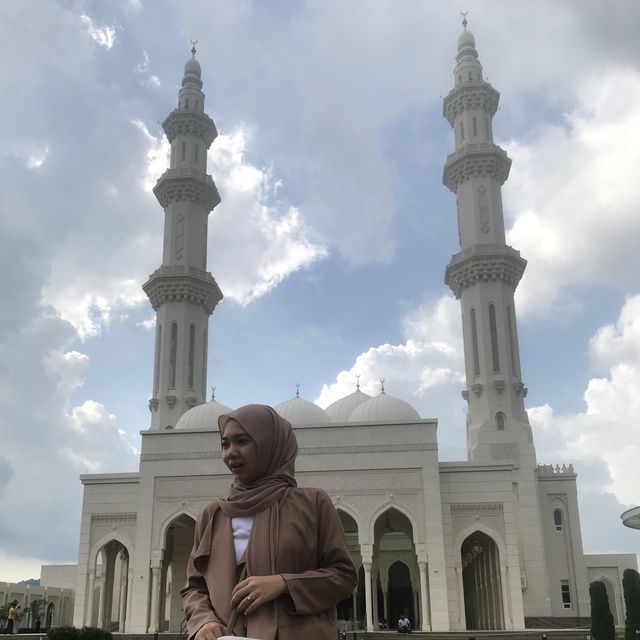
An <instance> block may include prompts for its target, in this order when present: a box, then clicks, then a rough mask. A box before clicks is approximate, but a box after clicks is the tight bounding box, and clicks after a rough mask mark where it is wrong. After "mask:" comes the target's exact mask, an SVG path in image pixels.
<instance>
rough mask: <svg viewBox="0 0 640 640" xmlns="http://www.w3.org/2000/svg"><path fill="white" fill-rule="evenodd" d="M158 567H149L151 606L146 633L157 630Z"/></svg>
mask: <svg viewBox="0 0 640 640" xmlns="http://www.w3.org/2000/svg"><path fill="white" fill-rule="evenodd" d="M159 590H160V567H151V606H150V611H149V628H148V629H147V633H155V631H156V630H157V629H158V599H159V598H160V593H159Z"/></svg>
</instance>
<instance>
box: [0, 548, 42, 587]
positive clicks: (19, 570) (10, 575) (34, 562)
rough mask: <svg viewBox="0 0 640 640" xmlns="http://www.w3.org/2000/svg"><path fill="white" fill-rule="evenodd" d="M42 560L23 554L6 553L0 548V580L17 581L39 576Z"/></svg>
mask: <svg viewBox="0 0 640 640" xmlns="http://www.w3.org/2000/svg"><path fill="white" fill-rule="evenodd" d="M43 564H45V562H44V560H40V559H38V558H31V557H29V556H23V555H20V554H19V553H7V552H6V551H4V550H2V549H0V567H2V569H0V571H1V573H0V581H2V582H19V581H20V580H29V579H31V578H39V577H40V567H41V566H42V565H43Z"/></svg>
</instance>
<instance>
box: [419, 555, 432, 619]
mask: <svg viewBox="0 0 640 640" xmlns="http://www.w3.org/2000/svg"><path fill="white" fill-rule="evenodd" d="M418 569H419V570H420V593H421V594H422V597H421V598H420V622H421V623H422V627H421V628H422V630H423V631H429V629H430V628H431V620H429V602H428V601H429V589H428V587H427V563H426V562H418Z"/></svg>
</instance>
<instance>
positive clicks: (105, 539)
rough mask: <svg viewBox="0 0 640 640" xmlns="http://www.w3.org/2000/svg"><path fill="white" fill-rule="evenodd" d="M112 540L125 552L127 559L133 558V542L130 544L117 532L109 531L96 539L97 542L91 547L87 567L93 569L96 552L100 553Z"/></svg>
mask: <svg viewBox="0 0 640 640" xmlns="http://www.w3.org/2000/svg"><path fill="white" fill-rule="evenodd" d="M112 540H115V541H116V542H119V543H120V544H121V545H122V546H123V547H124V548H125V549H126V550H127V553H128V554H129V557H130V558H131V557H133V552H134V551H135V547H134V545H133V542H131V541H130V540H127V538H125V536H123V535H122V534H121V533H120V532H119V531H117V530H116V531H110V532H109V533H106V534H105V535H103V536H102V537H100V538H98V540H96V541H95V542H94V543H93V545H92V546H91V551H89V562H88V566H89V567H91V568H95V564H96V557H97V556H98V551H100V549H102V547H104V546H105V545H106V544H108V543H109V542H111V541H112Z"/></svg>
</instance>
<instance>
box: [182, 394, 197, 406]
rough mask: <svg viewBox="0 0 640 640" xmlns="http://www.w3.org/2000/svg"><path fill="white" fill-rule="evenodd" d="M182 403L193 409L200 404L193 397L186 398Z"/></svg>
mask: <svg viewBox="0 0 640 640" xmlns="http://www.w3.org/2000/svg"><path fill="white" fill-rule="evenodd" d="M184 401H185V403H186V405H187V406H188V407H195V406H196V405H197V404H200V403H199V401H198V398H196V397H195V396H187V397H186V398H185V399H184Z"/></svg>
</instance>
